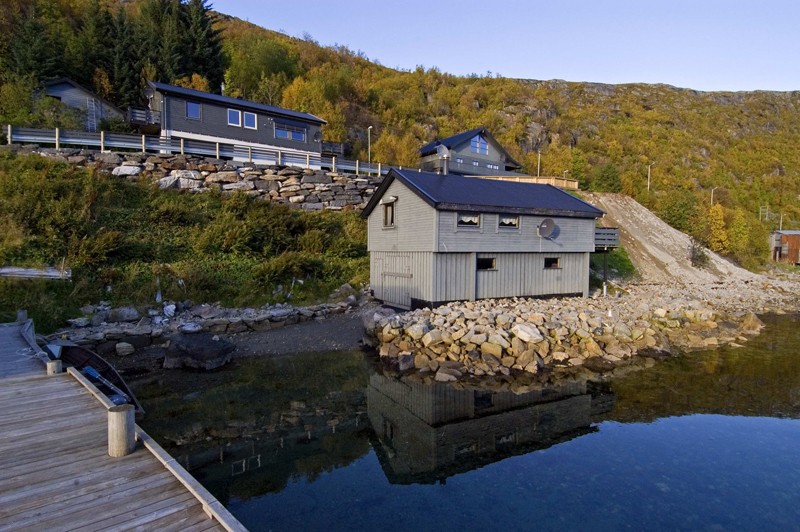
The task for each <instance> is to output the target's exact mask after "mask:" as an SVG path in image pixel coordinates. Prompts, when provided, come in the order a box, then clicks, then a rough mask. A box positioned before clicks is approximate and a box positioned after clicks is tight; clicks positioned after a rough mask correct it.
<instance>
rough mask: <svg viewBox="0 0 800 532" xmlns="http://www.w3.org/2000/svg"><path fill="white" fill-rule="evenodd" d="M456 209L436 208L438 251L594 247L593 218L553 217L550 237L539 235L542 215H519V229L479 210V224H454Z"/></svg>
mask: <svg viewBox="0 0 800 532" xmlns="http://www.w3.org/2000/svg"><path fill="white" fill-rule="evenodd" d="M456 215H457V213H455V212H452V211H441V212H439V224H438V225H439V239H438V249H437V251H440V252H458V251H476V252H481V251H486V252H498V253H499V252H547V253H550V252H559V253H565V252H591V251H594V226H595V223H594V220H591V219H582V218H553V220H554V221H555V222H556V226H557V230H556V232H554V234H553V235H552V236H551V238H541V237H539V236H538V234H537V228H538V227H539V224H541V222H542V220H544V217H542V216H520V228H519V230H516V231H514V230H507V229H499V228H498V227H497V221H498V216H497V214H482V215H481V218H482V219H481V227H480V229H478V230H476V229H473V228H466V229H465V228H457V227H456Z"/></svg>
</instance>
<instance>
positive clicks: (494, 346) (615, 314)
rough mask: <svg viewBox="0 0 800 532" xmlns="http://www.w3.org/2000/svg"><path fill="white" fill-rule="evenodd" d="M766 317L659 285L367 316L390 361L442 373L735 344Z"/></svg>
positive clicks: (490, 371) (598, 363)
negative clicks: (662, 292)
mask: <svg viewBox="0 0 800 532" xmlns="http://www.w3.org/2000/svg"><path fill="white" fill-rule="evenodd" d="M762 325H763V324H762V323H761V321H760V320H759V319H758V317H757V316H756V315H755V314H753V313H751V312H744V311H735V312H725V311H721V310H718V309H714V308H712V307H711V306H710V305H708V304H707V303H704V302H702V301H700V300H694V299H687V298H671V297H659V296H658V295H657V294H652V293H651V294H650V295H649V297H646V298H641V297H628V296H624V297H610V298H600V297H596V298H569V299H551V300H536V299H516V298H515V299H500V300H483V301H476V302H462V303H451V304H448V305H445V306H442V307H439V308H436V309H433V310H431V309H422V310H417V311H413V312H408V313H404V314H395V315H388V316H387V315H385V314H382V313H380V312H376V313H372V314H370V315H368V316H366V317H365V329H366V331H367V333H368V336H370V337H372V338H373V339H374V342H375V344H376V345H379V346H380V356H381V359H382V360H383V361H384V362H386V363H387V364H389V365H390V366H395V367H397V368H398V369H399V370H401V371H409V370H417V371H419V372H422V373H429V374H432V375H435V379H436V380H438V381H455V380H458V379H460V378H462V377H466V376H470V375H471V376H493V375H509V374H512V373H513V372H517V373H520V372H524V373H529V374H535V373H538V372H540V371H542V370H543V369H545V368H557V367H576V366H582V367H585V368H587V369H589V370H591V371H594V372H600V373H602V372H606V371H611V370H613V369H614V368H616V367H618V366H622V365H626V364H629V363H630V361H631V359H632V358H633V357H635V356H636V355H641V354H648V355H653V354H658V353H662V354H669V353H672V352H676V351H686V350H691V349H702V348H709V347H713V346H717V345H720V344H733V345H737V342H744V341H746V339H747V336H748V335H751V334H757V333H758V331H759V330H760V328H761V327H762Z"/></svg>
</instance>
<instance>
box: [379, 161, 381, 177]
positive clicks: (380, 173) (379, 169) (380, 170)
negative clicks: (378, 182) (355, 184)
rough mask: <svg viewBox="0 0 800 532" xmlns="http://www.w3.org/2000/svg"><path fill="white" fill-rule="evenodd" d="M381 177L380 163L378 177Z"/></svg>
mask: <svg viewBox="0 0 800 532" xmlns="http://www.w3.org/2000/svg"><path fill="white" fill-rule="evenodd" d="M380 176H381V163H378V177H380Z"/></svg>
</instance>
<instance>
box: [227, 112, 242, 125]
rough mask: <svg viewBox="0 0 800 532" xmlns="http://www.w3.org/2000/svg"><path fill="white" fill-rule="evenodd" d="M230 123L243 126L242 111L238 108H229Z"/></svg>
mask: <svg viewBox="0 0 800 532" xmlns="http://www.w3.org/2000/svg"><path fill="white" fill-rule="evenodd" d="M228 125H229V126H236V127H242V112H241V111H237V110H236V109H228Z"/></svg>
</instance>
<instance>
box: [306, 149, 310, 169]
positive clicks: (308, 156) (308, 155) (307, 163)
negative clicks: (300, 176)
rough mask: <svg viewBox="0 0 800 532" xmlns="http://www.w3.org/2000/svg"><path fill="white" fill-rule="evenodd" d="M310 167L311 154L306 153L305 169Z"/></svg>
mask: <svg viewBox="0 0 800 532" xmlns="http://www.w3.org/2000/svg"><path fill="white" fill-rule="evenodd" d="M309 168H311V154H310V153H306V170H308V169H309Z"/></svg>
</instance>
